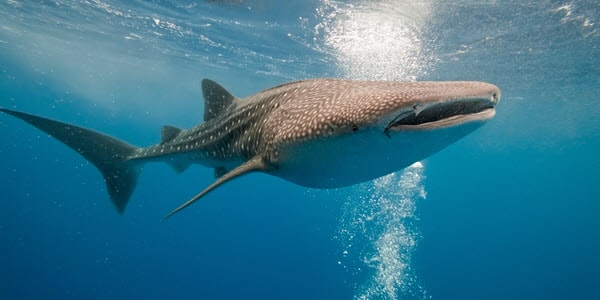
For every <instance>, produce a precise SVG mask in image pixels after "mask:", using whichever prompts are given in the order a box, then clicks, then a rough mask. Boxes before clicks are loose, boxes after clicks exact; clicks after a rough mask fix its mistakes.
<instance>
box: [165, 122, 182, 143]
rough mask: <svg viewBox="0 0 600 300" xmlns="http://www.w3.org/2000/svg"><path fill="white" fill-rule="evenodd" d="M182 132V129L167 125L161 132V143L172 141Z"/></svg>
mask: <svg viewBox="0 0 600 300" xmlns="http://www.w3.org/2000/svg"><path fill="white" fill-rule="evenodd" d="M179 133H181V129H179V128H177V127H173V126H169V125H165V126H163V128H162V132H161V136H162V137H161V140H160V142H161V143H166V142H170V141H172V140H173V139H174V138H175V137H176V136H178V135H179Z"/></svg>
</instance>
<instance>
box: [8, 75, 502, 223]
mask: <svg viewBox="0 0 600 300" xmlns="http://www.w3.org/2000/svg"><path fill="white" fill-rule="evenodd" d="M202 89H203V94H204V98H205V113H204V122H203V123H201V124H199V125H197V126H195V127H194V128H191V129H188V130H181V129H178V128H175V127H171V126H165V127H163V130H162V141H161V142H160V143H159V144H156V145H152V146H149V147H145V148H138V147H134V146H131V145H129V144H127V143H124V142H122V141H119V140H117V139H115V138H112V137H109V136H107V135H104V134H102V133H98V132H95V131H92V130H89V129H85V128H81V127H78V126H74V125H70V124H65V123H62V122H59V121H54V120H50V119H46V118H42V117H38V116H34V115H30V114H26V113H22V112H17V111H13V110H8V109H4V108H0V111H3V112H5V113H8V114H11V115H13V116H15V117H18V118H20V119H22V120H24V121H26V122H28V123H30V124H32V125H33V126H35V127H37V128H39V129H41V130H42V131H45V132H46V133H48V134H49V135H51V136H53V137H55V138H56V139H58V140H60V141H61V142H63V143H65V144H66V145H68V146H69V147H71V148H73V149H74V150H76V151H77V152H79V153H80V154H81V155H83V156H84V157H85V158H86V159H87V160H89V161H90V162H92V163H93V164H94V165H95V166H96V167H97V168H98V169H99V170H100V171H101V172H102V174H103V176H104V179H105V182H106V184H107V189H108V192H109V194H110V197H111V200H112V202H113V203H114V205H115V207H116V208H117V210H118V211H119V212H120V213H123V212H124V210H125V207H126V205H127V202H128V200H129V198H130V196H131V194H132V192H133V189H134V188H135V185H136V182H137V176H138V174H139V171H140V170H141V166H142V165H143V164H144V163H146V162H149V161H164V162H167V163H169V164H170V165H171V166H173V168H174V169H175V170H177V171H179V172H182V171H184V170H185V169H186V168H187V167H188V166H189V165H191V164H201V165H204V166H207V167H211V168H214V169H215V175H216V177H217V179H216V181H215V182H213V183H212V184H211V185H209V186H208V187H207V188H205V189H204V190H203V191H202V192H200V193H199V194H198V195H196V196H194V197H193V198H192V199H190V200H189V201H187V202H185V203H184V204H182V205H181V206H179V207H178V208H176V209H175V210H173V211H172V212H171V213H169V214H168V215H167V216H166V217H170V216H171V215H173V214H174V213H176V212H178V211H179V210H181V209H183V208H185V207H186V206H188V205H189V204H191V203H192V202H194V201H195V200H197V199H199V198H200V197H202V196H204V195H205V194H206V193H208V192H210V191H211V190H213V189H214V188H216V187H217V186H219V185H221V184H222V183H224V182H226V181H229V180H231V179H233V178H235V177H238V176H240V175H243V174H247V173H249V172H253V171H260V172H264V173H267V174H270V175H273V176H277V177H280V178H283V179H285V180H288V181H291V182H293V183H296V184H299V185H302V186H306V187H314V188H335V187H342V186H348V185H352V184H356V183H359V182H364V181H368V180H371V179H375V178H378V177H381V176H383V175H386V174H389V173H392V172H394V171H397V170H400V169H403V168H405V167H407V166H409V165H410V164H412V163H414V162H416V161H419V160H422V159H424V158H426V157H428V156H430V155H431V154H433V153H435V152H437V151H439V150H441V149H443V148H444V147H446V146H447V145H450V144H452V143H453V142H455V141H456V140H458V139H460V138H461V137H463V136H465V135H466V134H468V133H469V132H471V131H473V130H475V129H476V128H478V127H479V126H481V125H482V124H483V123H484V122H485V121H487V120H489V119H490V118H492V117H493V116H494V113H495V110H494V108H495V105H496V103H497V102H498V101H499V99H500V90H499V89H498V88H497V87H496V86H494V85H492V84H488V83H483V82H473V81H464V82H392V81H353V80H342V79H311V80H304V81H297V82H292V83H287V84H283V85H280V86H276V87H273V88H270V89H267V90H264V91H261V92H259V93H257V94H255V95H252V96H250V97H247V98H244V99H238V98H236V97H234V96H232V95H231V94H230V93H229V92H228V91H227V90H225V89H224V88H223V87H221V86H220V85H218V84H217V83H215V82H213V81H210V80H204V81H203V82H202Z"/></svg>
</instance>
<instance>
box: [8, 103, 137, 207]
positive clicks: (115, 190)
mask: <svg viewBox="0 0 600 300" xmlns="http://www.w3.org/2000/svg"><path fill="white" fill-rule="evenodd" d="M0 111H2V112H4V113H7V114H10V115H13V116H15V117H17V118H19V119H21V120H23V121H25V122H27V123H29V124H31V125H33V126H35V127H37V128H38V129H40V130H42V131H44V132H46V133H47V134H49V135H51V136H53V137H54V138H56V139H57V140H59V141H61V142H63V143H64V144H65V145H67V146H69V147H71V148H72V149H73V150H75V151H77V152H78V153H79V154H81V155H82V156H83V157H84V158H85V159H87V160H88V161H90V162H91V163H92V164H94V165H95V166H96V167H97V168H98V169H99V170H100V172H102V175H103V176H104V182H106V187H107V189H108V193H109V195H110V198H111V200H112V202H113V204H114V205H115V207H116V209H117V211H118V212H119V213H120V214H122V213H123V212H124V211H125V207H126V206H127V202H128V201H129V197H130V196H131V194H132V193H133V190H134V188H135V185H136V183H137V178H138V173H139V164H138V163H134V162H133V161H129V160H128V158H129V156H130V155H132V154H133V153H134V151H135V150H136V149H137V148H136V147H134V146H131V145H129V144H127V143H124V142H122V141H119V140H117V139H115V138H112V137H110V136H107V135H105V134H102V133H99V132H96V131H93V130H89V129H85V128H81V127H78V126H74V125H70V124H66V123H62V122H58V121H54V120H50V119H46V118H42V117H38V116H34V115H30V114H26V113H22V112H18V111H13V110H8V109H5V108H0Z"/></svg>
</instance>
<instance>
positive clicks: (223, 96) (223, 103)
mask: <svg viewBox="0 0 600 300" xmlns="http://www.w3.org/2000/svg"><path fill="white" fill-rule="evenodd" d="M202 95H203V96H204V121H208V120H210V119H212V118H214V117H215V116H216V115H218V114H220V113H221V112H222V111H223V110H225V108H227V107H228V106H229V105H231V103H233V100H235V97H234V96H233V95H231V93H229V92H228V91H227V90H226V89H225V88H224V87H222V86H221V85H219V84H218V83H216V82H214V81H212V80H210V79H204V80H202Z"/></svg>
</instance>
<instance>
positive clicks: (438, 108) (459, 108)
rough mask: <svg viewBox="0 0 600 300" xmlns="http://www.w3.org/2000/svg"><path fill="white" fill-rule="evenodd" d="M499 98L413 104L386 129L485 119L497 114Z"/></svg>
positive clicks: (403, 129)
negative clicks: (496, 106) (496, 108)
mask: <svg viewBox="0 0 600 300" xmlns="http://www.w3.org/2000/svg"><path fill="white" fill-rule="evenodd" d="M496 102H497V99H496V97H493V98H492V99H488V98H471V99H459V100H455V101H448V102H441V103H439V102H438V103H434V104H430V105H427V106H425V107H423V108H421V107H420V106H419V104H417V105H415V106H413V108H412V109H411V110H409V111H405V112H403V113H401V114H400V115H398V116H397V117H396V118H394V119H393V120H392V121H391V122H390V123H389V124H388V125H387V126H386V127H385V130H384V133H385V134H388V131H405V130H424V129H436V128H444V127H450V126H453V125H457V124H462V123H466V122H470V121H485V120H487V119H490V118H492V117H493V116H494V114H495V109H494V107H495V105H496Z"/></svg>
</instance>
